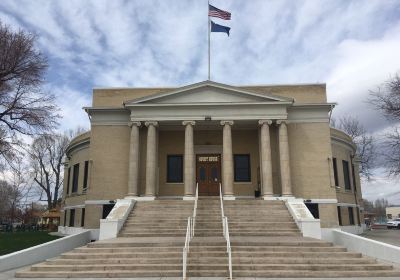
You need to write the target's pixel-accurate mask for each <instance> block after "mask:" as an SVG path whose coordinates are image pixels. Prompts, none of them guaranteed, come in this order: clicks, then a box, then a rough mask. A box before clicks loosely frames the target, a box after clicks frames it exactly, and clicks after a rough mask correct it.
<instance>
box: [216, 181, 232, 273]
mask: <svg viewBox="0 0 400 280" xmlns="http://www.w3.org/2000/svg"><path fill="white" fill-rule="evenodd" d="M219 200H220V202H221V218H222V233H223V235H224V237H225V240H226V252H227V253H228V261H229V262H228V265H229V279H232V250H231V238H230V236H229V225H228V218H227V217H225V213H224V198H223V196H222V187H221V183H220V184H219Z"/></svg>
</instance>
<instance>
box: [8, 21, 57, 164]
mask: <svg viewBox="0 0 400 280" xmlns="http://www.w3.org/2000/svg"><path fill="white" fill-rule="evenodd" d="M35 40H36V38H35V36H34V35H33V34H31V33H27V32H25V31H23V30H18V31H16V32H14V31H13V30H11V28H10V27H9V26H7V25H4V24H2V23H1V22H0V156H1V158H2V159H3V160H6V161H8V162H10V160H11V159H13V158H14V156H15V155H16V151H17V150H16V146H18V145H20V144H21V142H20V141H19V139H18V136H20V135H35V134H37V133H46V132H48V131H50V130H51V129H52V128H54V127H55V125H56V124H57V123H56V120H57V117H58V115H57V114H56V110H57V108H56V106H55V105H54V96H53V95H52V94H49V93H46V92H43V91H42V88H41V86H42V84H43V82H44V78H43V77H44V74H45V71H46V70H47V61H46V58H45V57H44V55H43V54H42V53H40V52H39V51H38V50H37V49H36V48H35Z"/></svg>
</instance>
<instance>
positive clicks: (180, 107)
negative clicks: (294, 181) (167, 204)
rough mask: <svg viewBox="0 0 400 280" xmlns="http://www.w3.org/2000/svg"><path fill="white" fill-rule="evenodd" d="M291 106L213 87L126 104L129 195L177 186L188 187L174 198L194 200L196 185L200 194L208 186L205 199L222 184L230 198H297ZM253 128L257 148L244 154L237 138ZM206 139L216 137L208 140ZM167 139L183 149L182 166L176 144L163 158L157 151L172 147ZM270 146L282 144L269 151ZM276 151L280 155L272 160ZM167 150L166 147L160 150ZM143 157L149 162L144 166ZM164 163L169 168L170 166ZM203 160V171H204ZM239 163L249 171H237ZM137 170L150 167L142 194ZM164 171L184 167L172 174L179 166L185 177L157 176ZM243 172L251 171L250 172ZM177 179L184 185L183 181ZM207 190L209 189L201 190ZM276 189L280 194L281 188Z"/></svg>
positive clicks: (155, 192) (288, 101) (277, 99)
mask: <svg viewBox="0 0 400 280" xmlns="http://www.w3.org/2000/svg"><path fill="white" fill-rule="evenodd" d="M189 101H190V102H189ZM292 103H293V101H292V100H291V99H289V98H282V97H275V96H272V95H271V96H270V95H260V94H256V93H253V92H248V91H242V90H238V89H237V88H230V87H229V86H225V85H223V86H222V85H219V84H216V83H212V82H207V83H203V84H198V85H196V86H192V87H188V88H183V89H182V88H181V89H180V90H177V91H174V92H169V93H167V94H165V93H164V94H156V95H152V96H147V97H145V98H138V99H134V100H131V101H128V102H126V103H125V107H126V108H127V109H129V110H130V119H131V122H130V123H129V126H130V128H131V133H130V137H131V139H130V147H129V149H130V151H129V155H130V156H129V184H128V190H127V194H128V196H141V197H146V198H148V199H150V198H154V197H156V196H157V195H162V194H163V193H164V192H163V190H162V188H163V187H166V186H167V185H169V184H172V183H175V184H183V190H182V192H181V193H179V192H175V194H176V195H178V196H179V195H181V196H182V197H183V198H184V199H190V198H191V197H193V195H194V193H195V187H196V183H199V184H200V189H203V188H204V189H206V188H208V189H209V190H208V191H203V190H202V194H204V195H206V194H209V195H216V194H218V192H219V183H221V185H222V190H223V194H224V198H225V199H234V198H235V197H236V196H240V195H243V193H245V194H247V195H254V190H256V189H258V190H260V191H261V194H262V195H263V196H264V197H265V198H270V197H273V196H281V195H282V196H292V186H291V174H290V161H289V142H288V132H287V116H288V111H287V109H288V107H290V106H291V105H292ZM271 129H272V130H274V132H275V133H274V136H273V137H275V138H276V139H274V141H271V133H270V130H271ZM160 131H161V133H162V136H161V137H160V136H159V134H160ZM233 131H234V132H235V133H233ZM249 131H250V132H251V133H253V135H254V136H255V137H252V139H249V140H250V142H249V144H250V145H254V146H256V147H258V149H255V150H254V149H253V150H254V152H249V151H245V154H242V153H241V151H240V149H241V150H242V152H244V151H243V148H240V149H238V150H236V149H235V148H234V146H235V142H237V141H238V140H237V139H235V137H238V139H240V138H241V137H243V136H244V135H246V134H248V133H249ZM179 132H183V133H179ZM140 133H141V134H143V135H146V137H145V138H146V139H145V142H146V149H144V151H145V153H146V155H145V156H144V157H140V156H139V153H140V152H139V150H140V137H139V134H140ZM207 134H210V135H212V137H211V138H210V137H207V136H208V135H207ZM233 135H234V136H233ZM169 137H172V138H174V142H175V144H176V146H179V145H181V146H182V147H181V148H182V149H183V153H182V166H181V165H180V164H181V163H180V160H181V159H180V158H179V156H180V155H178V154H175V157H174V158H173V156H174V155H173V154H174V149H176V146H175V147H174V148H172V149H171V150H170V151H165V153H159V152H158V151H159V149H160V148H159V146H164V145H166V146H167V147H168V144H165V141H167V142H168V140H169V139H167V138H169ZM177 138H181V139H177ZM182 138H183V139H182ZM196 139H198V141H197V142H198V143H196ZM239 141H240V140H239ZM200 142H202V143H200ZM271 142H274V143H277V145H274V147H272V146H271ZM179 143H181V144H179ZM199 144H201V145H199ZM240 147H246V143H245V142H244V143H240ZM253 148H254V147H253ZM272 148H273V149H274V151H275V155H276V156H277V158H276V159H275V162H274V161H273V158H272ZM166 149H168V148H162V150H166ZM165 156H167V158H168V157H169V156H171V159H170V161H168V159H167V162H166V161H165V159H164V158H165ZM162 157H164V158H162ZM144 158H145V163H144V162H141V159H144ZM208 159H213V160H215V164H214V165H215V166H213V167H210V166H211V162H208V163H207V164H206V162H207V161H208ZM174 161H175V162H176V163H174ZM250 162H253V164H250ZM165 163H166V164H167V165H168V166H166V167H165V166H164V165H165ZM200 163H202V164H203V165H204V167H199V164H200ZM254 163H255V164H254ZM235 164H237V165H238V164H239V165H240V164H242V165H244V166H243V167H237V166H236V167H235ZM246 164H247V165H248V166H249V167H248V169H246V168H247V167H246ZM274 164H275V165H276V166H275V169H276V171H275V173H278V175H279V176H277V177H278V178H277V179H278V180H275V185H276V186H275V191H274V187H273V185H274V182H273V170H272V169H273V165H274ZM139 166H145V168H146V170H145V178H144V181H145V188H144V192H142V193H139V191H138V185H139V177H140V176H139V170H138V167H139ZM250 168H251V169H250ZM161 169H168V170H167V173H168V172H170V173H177V174H178V173H179V170H178V171H177V170H172V169H181V170H182V173H183V174H182V177H183V178H173V179H172V180H168V178H167V180H163V179H162V178H161V177H163V176H162V175H161V174H160V172H157V170H161ZM241 172H242V173H243V174H240V173H241ZM246 172H247V173H253V174H250V175H248V174H245V173H246ZM254 174H255V176H254ZM176 177H179V175H176ZM236 177H237V178H236ZM245 177H246V178H245ZM180 179H182V182H179V181H180ZM142 181H143V180H142ZM169 181H170V182H169ZM235 184H238V185H240V184H242V185H246V184H247V186H248V187H249V188H250V189H249V190H247V191H245V192H235ZM205 185H207V186H208V187H203V186H205ZM213 188H217V189H216V190H214V189H213ZM277 189H281V190H280V191H276V190H277Z"/></svg>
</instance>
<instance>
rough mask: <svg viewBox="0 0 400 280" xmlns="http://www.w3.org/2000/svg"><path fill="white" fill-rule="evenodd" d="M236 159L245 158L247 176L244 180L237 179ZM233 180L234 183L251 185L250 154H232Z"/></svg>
mask: <svg viewBox="0 0 400 280" xmlns="http://www.w3.org/2000/svg"><path fill="white" fill-rule="evenodd" d="M237 157H247V162H248V164H247V173H248V174H247V176H248V177H246V178H245V179H240V178H238V177H237V175H238V174H237V172H236V171H237V168H238V167H237V163H236V158H237ZM233 178H234V182H235V183H251V158H250V154H234V155H233Z"/></svg>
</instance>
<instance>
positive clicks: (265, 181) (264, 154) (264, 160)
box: [258, 120, 273, 197]
mask: <svg viewBox="0 0 400 280" xmlns="http://www.w3.org/2000/svg"><path fill="white" fill-rule="evenodd" d="M258 124H259V125H260V126H261V128H260V129H261V131H260V141H261V176H262V195H263V196H264V197H272V196H273V188H272V161H271V139H270V133H269V126H270V125H271V124H272V121H271V120H260V121H258Z"/></svg>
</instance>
